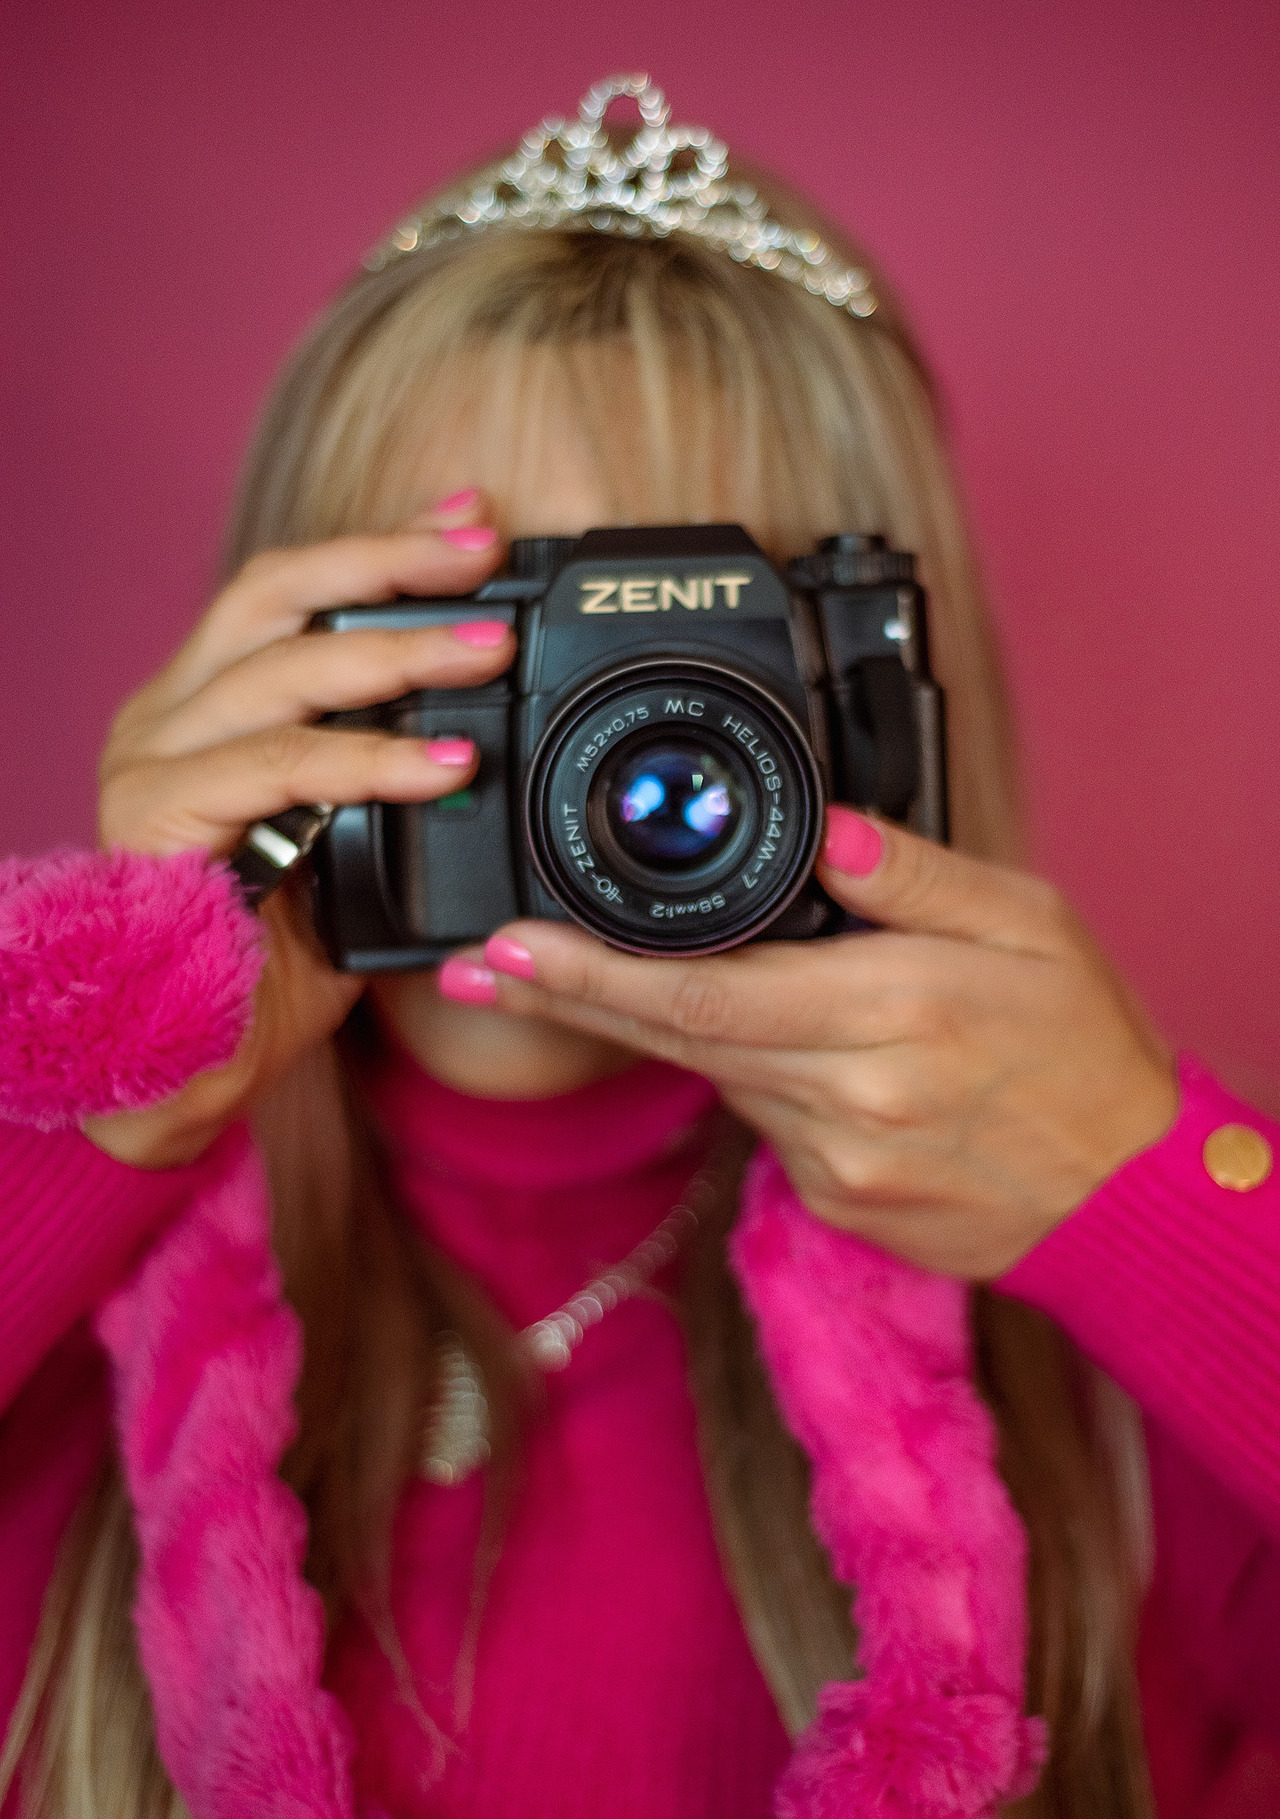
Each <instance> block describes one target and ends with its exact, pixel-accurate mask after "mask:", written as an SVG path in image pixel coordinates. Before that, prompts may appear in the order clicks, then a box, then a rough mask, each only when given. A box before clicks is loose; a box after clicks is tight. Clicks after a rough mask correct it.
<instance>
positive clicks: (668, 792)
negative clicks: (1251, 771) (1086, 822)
mask: <svg viewBox="0 0 1280 1819" xmlns="http://www.w3.org/2000/svg"><path fill="white" fill-rule="evenodd" d="M477 615H483V616H484V617H485V618H489V619H502V620H505V621H506V622H507V623H508V624H511V625H513V626H514V627H515V631H516V636H517V639H518V642H519V654H518V656H517V659H516V663H515V666H514V669H513V670H512V672H510V673H509V674H507V675H505V676H502V677H500V678H499V679H498V680H497V681H496V682H492V683H489V684H488V685H487V686H484V687H481V688H474V689H427V690H421V691H417V692H415V693H413V694H410V695H406V696H404V697H403V698H401V699H400V700H398V701H390V702H387V703H385V704H384V705H382V706H378V707H374V708H370V709H363V710H360V711H359V712H347V713H339V714H334V715H332V716H330V717H329V723H330V724H334V725H339V726H357V727H359V726H365V727H369V726H372V727H379V728H382V729H385V730H387V731H389V732H393V733H398V734H407V735H412V736H413V737H416V738H433V737H434V738H439V737H445V736H457V737H467V738H470V739H472V740H474V742H475V744H476V747H477V748H478V751H479V754H480V766H479V771H478V773H477V775H476V777H475V779H474V780H473V781H472V782H471V783H470V784H469V785H468V786H467V787H466V788H465V789H462V790H459V791H457V792H456V793H455V794H454V795H451V796H446V797H443V798H441V799H439V800H437V801H433V802H422V803H409V804H403V803H386V802H370V803H364V804H360V805H358V806H354V807H343V808H339V809H337V810H336V811H335V812H334V813H333V814H332V816H331V817H330V818H329V819H328V821H327V823H326V824H325V825H324V826H323V828H322V831H320V833H319V835H318V838H316V840H315V844H314V847H313V849H312V853H311V857H312V861H313V878H314V891H315V908H316V918H317V922H318V925H319V928H320V930H321V933H322V935H323V938H324V940H325V943H326V945H327V947H328V949H329V952H330V954H331V956H332V958H333V960H334V963H335V965H337V966H339V967H342V968H344V969H346V970H349V971H353V972H374V971H379V970H382V969H387V968H409V967H421V966H429V965H433V964H435V963H436V962H438V961H439V960H441V959H443V958H444V957H445V956H446V955H447V954H448V953H449V952H450V951H451V950H453V949H454V948H457V947H459V946H460V945H463V944H464V943H467V942H477V941H482V940H484V939H485V937H486V936H488V935H489V934H490V933H491V932H492V931H493V930H494V929H495V928H498V927H499V926H500V925H501V924H502V923H504V922H507V921H510V920H511V919H513V918H515V917H517V916H543V917H552V918H554V919H557V920H560V921H566V920H568V921H573V922H577V923H580V924H581V925H582V926H583V927H585V928H587V929H590V930H591V931H592V932H593V933H595V934H597V935H599V936H601V937H603V939H604V940H606V941H608V942H611V943H612V944H613V945H614V946H615V947H620V948H625V949H628V950H630V951H631V952H633V953H643V954H668V955H691V954H707V953H715V952H717V951H718V950H720V949H723V948H729V947H734V946H736V945H738V944H739V943H740V942H744V941H749V940H752V939H755V938H757V937H759V936H768V937H772V938H783V939H793V940H794V939H804V938H806V937H810V936H817V935H822V934H827V933H831V932H834V931H836V930H837V929H839V928H841V927H842V926H844V917H843V915H842V912H841V911H840V910H839V909H838V908H837V907H836V906H835V905H834V904H833V903H832V902H831V900H830V898H829V897H827V895H826V894H825V892H824V891H822V889H821V888H820V887H819V885H818V884H817V882H816V880H815V879H814V878H813V877H812V871H813V865H814V860H815V858H816V856H817V853H818V849H819V845H820V842H821V837H822V819H823V806H824V803H825V802H826V801H827V800H833V801H843V802H849V803H853V804H855V805H857V806H859V807H870V808H874V809H876V810H877V811H878V812H879V813H881V814H883V815H886V816H889V817H892V818H893V819H895V820H900V821H904V822H906V823H908V824H909V825H910V826H912V827H914V828H915V829H916V830H917V831H918V832H920V833H922V834H926V835H928V836H930V837H932V838H934V839H938V840H944V839H945V838H946V784H945V775H944V758H943V722H942V709H943V704H942V696H941V691H940V690H939V689H938V687H937V685H936V684H935V683H934V682H933V681H932V679H931V677H930V674H929V664H928V652H927V640H926V624H925V597H924V592H923V590H922V589H921V588H920V586H919V585H918V584H917V582H916V580H915V576H914V563H913V559H912V557H911V556H909V555H907V554H905V553H903V552H901V551H898V550H893V549H889V548H887V547H886V545H885V542H884V540H883V539H882V538H880V537H870V536H860V535H843V536H837V537H828V538H827V539H826V540H825V541H823V542H822V543H821V544H819V546H818V548H817V550H816V551H815V552H814V553H813V554H812V555H809V556H804V557H801V558H799V559H798V560H796V561H793V562H791V563H789V564H788V565H787V567H786V569H785V571H780V570H779V569H778V568H776V567H775V566H774V565H773V563H771V562H770V561H769V560H768V558H767V557H766V556H765V555H764V553H763V551H762V550H761V549H759V548H758V546H757V545H756V544H755V543H754V542H753V541H752V540H751V538H750V537H749V536H748V535H747V533H746V532H745V531H743V530H742V529H740V528H739V527H738V526H737V525H678V526H671V527H665V526H664V527H661V528H647V529H645V528H642V529H629V530H592V531H588V532H587V533H586V534H585V535H584V536H582V537H578V538H567V537H534V538H524V539H520V540H518V541H516V542H515V543H513V544H512V546H511V558H510V572H509V573H508V574H507V575H504V576H500V577H497V578H495V579H494V580H491V581H489V582H486V583H485V585H484V586H483V587H481V588H480V589H478V590H477V592H476V593H475V594H472V595H468V596H467V597H466V598H463V599H436V600H414V599H398V600H395V601H392V602H391V603H390V604H388V605H384V606H350V607H342V608H339V609H337V610H334V611H330V612H324V613H320V614H318V615H317V616H316V618H315V619H314V620H313V621H312V624H313V627H314V628H315V629H317V630H324V631H328V632H334V633H341V632H343V631H347V630H349V629H353V628H355V627H359V626H365V627H391V628H408V627H416V626H424V625H440V624H446V625H447V624H453V623H457V622H458V621H460V620H464V619H469V618H474V617H476V616H477ZM261 832H262V830H261V829H257V830H251V836H252V835H253V834H261ZM267 832H268V844H269V833H270V830H269V829H268V830H267Z"/></svg>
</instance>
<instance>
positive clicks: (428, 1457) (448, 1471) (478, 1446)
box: [418, 1166, 717, 1485]
mask: <svg viewBox="0 0 1280 1819" xmlns="http://www.w3.org/2000/svg"><path fill="white" fill-rule="evenodd" d="M716 1172H717V1171H715V1170H713V1169H712V1168H711V1167H709V1166H708V1167H706V1168H702V1169H699V1171H698V1173H697V1174H696V1175H695V1176H694V1177H693V1179H692V1181H690V1183H689V1185H688V1187H687V1188H686V1189H685V1191H684V1193H683V1194H682V1195H681V1197H680V1199H679V1200H678V1201H677V1202H676V1204H675V1205H674V1206H673V1207H672V1209H671V1211H670V1212H669V1213H668V1214H667V1216H666V1218H665V1219H663V1220H662V1222H661V1223H660V1224H659V1225H657V1226H655V1228H654V1229H653V1231H651V1232H650V1234H649V1236H648V1237H647V1238H643V1239H642V1240H641V1241H640V1243H639V1244H637V1245H636V1247H635V1249H634V1250H632V1251H629V1252H628V1253H627V1255H626V1256H625V1257H624V1258H623V1259H622V1261H621V1263H615V1264H611V1265H610V1267H609V1268H608V1269H606V1270H602V1271H601V1273H600V1274H599V1275H598V1276H593V1277H592V1279H591V1280H590V1282H588V1283H587V1284H586V1285H585V1286H584V1287H583V1288H580V1289H579V1290H578V1292H577V1294H576V1295H574V1296H573V1297H572V1299H571V1300H569V1301H566V1302H565V1303H564V1305H563V1306H562V1307H558V1308H557V1309H556V1310H555V1312H554V1313H552V1314H547V1315H546V1316H544V1318H543V1319H541V1320H535V1321H534V1323H533V1325H532V1326H526V1327H525V1328H524V1329H523V1330H522V1331H521V1332H519V1333H517V1334H516V1346H517V1348H518V1349H519V1350H520V1351H521V1352H522V1353H523V1354H524V1356H525V1358H526V1359H527V1360H528V1362H529V1363H530V1364H532V1365H534V1366H535V1367H536V1369H538V1370H540V1371H562V1370H564V1368H565V1366H566V1365H567V1364H568V1363H569V1361H570V1360H571V1359H572V1357H573V1354H574V1352H575V1351H576V1350H577V1348H578V1346H579V1345H580V1344H581V1343H582V1339H583V1336H584V1335H585V1334H586V1333H588V1332H589V1331H590V1330H591V1328H592V1327H593V1326H597V1325H598V1324H599V1323H600V1321H601V1320H603V1319H604V1317H605V1315H606V1314H609V1313H612V1312H613V1309H614V1308H615V1307H617V1306H618V1305H619V1303H621V1302H623V1301H629V1300H631V1299H632V1297H633V1296H635V1295H638V1294H639V1293H640V1292H641V1290H642V1289H644V1288H646V1287H647V1286H648V1284H649V1283H650V1282H651V1281H652V1279H653V1277H654V1276H656V1275H657V1273H658V1271H659V1270H661V1269H665V1267H666V1266H667V1264H668V1263H670V1262H671V1261H672V1259H673V1258H674V1257H675V1256H676V1255H677V1254H678V1252H679V1251H680V1249H681V1248H682V1246H683V1245H684V1244H685V1243H686V1242H687V1240H688V1239H689V1237H690V1235H691V1233H692V1232H693V1230H694V1228H695V1226H696V1225H697V1223H698V1220H699V1218H700V1217H701V1212H702V1206H701V1203H702V1200H703V1198H704V1196H705V1194H706V1191H707V1188H708V1186H709V1185H710V1183H711V1182H712V1180H713V1179H714V1177H715V1173H716ZM489 1435H490V1422H489V1398H488V1396H487V1394H486V1392H485V1385H484V1373H483V1372H482V1371H481V1369H480V1366H479V1364H478V1363H477V1362H476V1359H475V1358H474V1357H473V1355H472V1353H471V1352H470V1350H469V1349H468V1348H467V1346H466V1344H465V1342H464V1341H463V1340H462V1339H461V1338H460V1337H459V1335H458V1334H457V1333H455V1332H443V1333H441V1334H440V1336H439V1338H438V1340H437V1341H436V1390H435V1396H434V1398H433V1400H432V1404H431V1408H430V1412H429V1414H428V1418H427V1422H426V1425H425V1429H424V1433H423V1439H422V1451H421V1453H420V1455H419V1460H418V1474H419V1476H420V1477H422V1478H426V1479H428V1480H429V1481H430V1482H431V1483H432V1484H444V1485H452V1484H461V1482H462V1480H463V1479H464V1478H469V1477H470V1476H471V1473H472V1472H474V1471H475V1470H477V1468H478V1467H480V1466H482V1465H485V1464H486V1463H487V1462H488V1459H489Z"/></svg>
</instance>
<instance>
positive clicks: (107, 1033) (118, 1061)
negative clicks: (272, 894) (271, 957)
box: [0, 850, 262, 1130]
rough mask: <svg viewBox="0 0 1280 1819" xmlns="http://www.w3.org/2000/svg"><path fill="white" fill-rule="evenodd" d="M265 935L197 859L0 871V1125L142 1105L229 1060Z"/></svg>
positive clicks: (69, 863)
mask: <svg viewBox="0 0 1280 1819" xmlns="http://www.w3.org/2000/svg"><path fill="white" fill-rule="evenodd" d="M261 968H262V934H261V930H260V928H259V925H258V923H257V922H256V921H255V920H254V918H253V916H252V915H251V914H250V913H249V912H248V910H246V909H245V907H244V905H243V903H242V901H241V899H240V896H239V894H238V892H237V889H236V886H235V882H234V880H233V878H232V877H231V874H230V873H229V872H228V871H227V870H226V869H225V868H224V867H222V866H216V865H210V864H209V863H208V861H207V859H206V857H205V855H204V854H203V853H198V852H191V853H180V854H178V855H176V856H175V857H173V858H168V859H153V858H150V857H148V856H146V855H144V854H141V853H129V852H123V851H119V850H117V851H115V852H110V853H76V852H64V853H54V854H51V855H49V856H48V857H46V858H43V859H38V860H25V859H7V860H4V861H0V1118H7V1119H9V1120H10V1121H12V1122H13V1123H17V1124H28V1125H34V1126H35V1127H36V1129H38V1130H57V1129H59V1128H61V1127H64V1126H68V1125H73V1124H76V1123H77V1122H78V1121H79V1120H80V1119H82V1118H85V1117H89V1116H92V1115H94V1114H98V1113H103V1112H116V1111H128V1110H132V1109H134V1108H136V1107H138V1106H143V1105H152V1104H154V1103H155V1102H156V1101H157V1100H159V1099H164V1098H167V1097H168V1095H169V1094H170V1093H173V1092H176V1091H177V1089H178V1088H179V1087H180V1086H182V1085H184V1084H185V1083H186V1081H188V1080H189V1079H190V1078H191V1076H192V1075H193V1074H197V1073H199V1072H201V1070H202V1069H204V1068H209V1067H219V1066H221V1065H222V1063H223V1062H225V1061H229V1060H230V1059H231V1056H232V1055H233V1054H234V1053H235V1050H236V1046H237V1044H238V1043H239V1041H240V1038H241V1037H242V1036H243V1035H244V1032H245V1030H246V1029H247V1027H248V1024H249V1017H250V1012H251V1001H252V996H253V988H254V986H255V984H256V983H257V979H258V974H259V972H260V971H261Z"/></svg>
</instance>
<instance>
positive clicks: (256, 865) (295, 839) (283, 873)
mask: <svg viewBox="0 0 1280 1819" xmlns="http://www.w3.org/2000/svg"><path fill="white" fill-rule="evenodd" d="M333 815H334V810H333V806H332V804H330V803H328V802H317V803H314V804H312V805H311V806H310V807H306V808H287V809H284V810H282V812H281V813H280V814H278V815H273V816H272V817H271V819H270V820H269V821H255V822H254V823H253V825H252V827H249V828H246V830H245V835H244V839H243V840H242V841H241V842H240V844H239V846H238V847H237V848H236V850H235V851H234V852H233V853H232V855H231V857H230V858H229V859H228V861H227V864H228V865H229V866H230V867H231V870H232V871H233V872H234V873H235V876H236V879H237V881H238V882H239V885H240V891H241V894H242V896H243V897H244V900H245V902H246V903H247V904H248V906H249V908H250V909H255V910H256V909H257V908H258V906H259V904H261V903H264V902H265V901H266V899H267V898H268V897H269V896H270V895H271V893H272V891H274V890H275V889H276V888H277V887H278V886H279V885H281V884H283V883H284V881H285V879H286V878H287V877H289V875H290V874H291V873H292V872H294V871H295V870H296V869H297V867H298V866H299V865H301V863H302V861H303V860H304V859H305V858H306V856H307V854H308V853H309V852H310V851H311V849H312V847H313V846H314V845H315V843H316V841H317V840H318V839H319V838H320V836H321V834H322V833H323V832H324V830H325V829H326V828H327V827H328V825H329V823H330V822H331V821H332V820H333Z"/></svg>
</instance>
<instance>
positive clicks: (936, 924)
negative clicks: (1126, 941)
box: [818, 805, 1071, 954]
mask: <svg viewBox="0 0 1280 1819" xmlns="http://www.w3.org/2000/svg"><path fill="white" fill-rule="evenodd" d="M818 880H819V882H820V883H821V885H822V887H823V889H824V890H825V891H826V892H827V894H828V895H829V896H831V897H834V899H835V901H836V902H837V903H838V904H839V905H840V906H841V908H842V909H847V910H852V911H853V912H854V914H855V915H858V916H861V917H864V918H865V919H866V920H867V921H868V922H876V923H879V924H881V925H882V926H883V927H886V928H894V929H904V930H907V931H909V932H911V933H914V934H932V935H950V936H952V937H953V938H958V939H960V940H963V941H977V942H981V943H982V944H984V945H985V946H989V947H1004V948H1011V949H1014V950H1015V951H1017V952H1019V953H1033V954H1058V953H1061V951H1062V950H1063V948H1064V946H1065V945H1066V934H1067V927H1068V924H1069V922H1070V920H1071V916H1070V911H1069V910H1068V909H1067V907H1066V905H1065V903H1064V902H1063V900H1062V899H1061V898H1060V897H1059V895H1058V893H1057V892H1056V891H1055V890H1054V889H1053V888H1052V887H1051V886H1050V885H1048V884H1045V883H1044V882H1043V880H1042V879H1039V878H1033V877H1031V876H1030V875H1029V874H1028V873H1026V872H1018V871H1014V870H1012V869H1011V868H1009V867H1008V866H1003V865H993V864H991V863H989V862H988V861H986V860H982V859H972V858H970V857H969V856H968V855H967V854H966V853H955V852H952V851H951V849H950V848H949V847H945V846H939V845H938V844H937V843H936V842H935V841H932V840H924V839H922V838H921V837H920V835H919V834H913V833H910V832H908V830H907V829H906V828H904V827H899V826H897V825H896V824H895V823H891V822H887V821H881V820H879V819H873V818H872V817H871V816H868V815H860V814H858V813H857V811H856V810H854V809H851V808H844V807H841V806H839V805H833V806H832V807H830V808H828V810H827V837H826V840H825V842H824V844H823V848H822V853H821V855H820V857H819V860H818Z"/></svg>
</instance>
